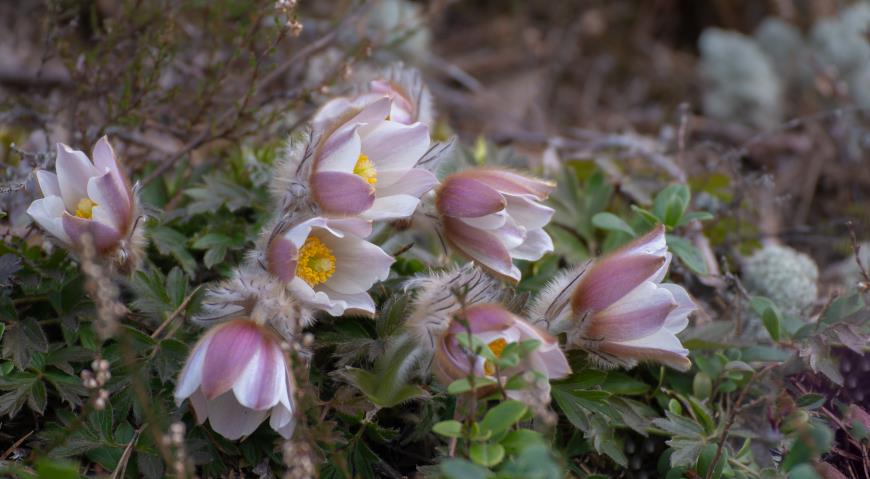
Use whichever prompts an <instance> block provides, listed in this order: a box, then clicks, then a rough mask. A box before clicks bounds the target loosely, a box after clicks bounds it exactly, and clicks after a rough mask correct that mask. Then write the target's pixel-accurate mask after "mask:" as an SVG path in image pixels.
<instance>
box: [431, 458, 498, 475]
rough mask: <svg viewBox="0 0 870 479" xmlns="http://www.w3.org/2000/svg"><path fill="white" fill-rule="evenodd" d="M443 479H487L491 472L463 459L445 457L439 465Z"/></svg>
mask: <svg viewBox="0 0 870 479" xmlns="http://www.w3.org/2000/svg"><path fill="white" fill-rule="evenodd" d="M440 469H441V474H442V475H443V477H444V478H445V479H487V478H489V477H492V472H490V471H489V470H487V469H484V468H483V467H480V466H478V465H477V464H474V463H472V462H469V461H466V460H464V459H447V460H446V461H444V462H442V463H441V465H440Z"/></svg>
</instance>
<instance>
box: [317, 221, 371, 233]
mask: <svg viewBox="0 0 870 479" xmlns="http://www.w3.org/2000/svg"><path fill="white" fill-rule="evenodd" d="M325 228H327V229H328V230H329V231H330V233H332V234H333V235H334V236H338V237H343V236H344V233H347V234H351V235H354V236H359V237H360V238H365V237H367V236H368V235H370V234H372V222H371V221H369V220H366V219H362V218H330V219H328V220H327V221H326V224H325Z"/></svg>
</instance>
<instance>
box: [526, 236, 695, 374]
mask: <svg viewBox="0 0 870 479" xmlns="http://www.w3.org/2000/svg"><path fill="white" fill-rule="evenodd" d="M670 261H671V254H670V253H669V252H668V249H667V243H666V242H665V228H664V226H662V225H659V226H658V227H656V228H655V229H653V230H652V231H651V232H649V233H647V234H646V235H644V236H643V237H641V238H638V239H637V240H635V241H633V242H631V243H629V244H628V245H626V246H623V247H622V248H620V249H619V250H617V251H614V252H613V253H610V254H609V255H607V256H605V257H604V258H602V259H600V260H598V261H596V262H594V263H592V264H591V265H590V264H586V265H582V266H580V267H579V268H575V269H574V270H573V271H568V272H566V273H565V274H563V275H561V276H560V277H558V278H556V279H555V280H553V281H552V282H551V283H550V284H549V285H548V286H547V288H546V289H545V291H544V292H543V293H541V295H540V297H539V298H538V299H537V300H536V301H535V303H534V305H533V306H532V308H531V311H532V313H531V317H532V318H533V319H534V320H535V321H541V322H545V323H547V324H548V329H549V330H550V332H551V333H554V334H558V333H562V332H567V335H568V345H569V347H576V348H580V349H585V350H587V351H589V352H590V353H591V354H592V355H593V357H594V358H597V359H599V360H600V362H601V364H602V365H604V366H614V365H619V366H625V367H632V366H634V365H636V364H637V362H638V361H644V360H650V361H657V362H660V363H663V364H666V365H668V366H671V367H673V368H675V369H679V370H683V371H684V370H687V369H688V368H690V367H691V365H692V363H691V362H690V361H689V358H688V354H689V351H688V350H687V349H686V348H684V347H683V345H682V344H681V343H680V340H679V339H678V338H677V336H676V335H677V333H679V332H680V331H682V330H683V329H685V328H686V326H687V325H688V323H689V319H688V317H689V314H691V313H692V311H694V310H695V309H696V306H695V303H694V302H693V301H692V299H691V298H690V297H689V294H688V293H687V292H686V290H685V289H683V288H682V287H681V286H678V285H676V284H671V283H662V279H663V278H664V277H665V275H666V274H667V271H668V265H669V264H670Z"/></svg>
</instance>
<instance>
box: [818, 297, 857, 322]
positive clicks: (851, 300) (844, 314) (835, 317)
mask: <svg viewBox="0 0 870 479" xmlns="http://www.w3.org/2000/svg"><path fill="white" fill-rule="evenodd" d="M862 309H864V298H862V297H861V295H860V294H857V293H856V294H852V295H849V296H841V297H839V298H837V299H835V300H834V301H832V302H831V305H830V306H828V309H826V310H825V313H824V314H823V315H822V319H821V322H822V323H825V324H833V323H836V322H839V321H842V320H844V319H847V318H849V317H850V316H852V315H853V314H855V313H857V312H858V311H861V310H862Z"/></svg>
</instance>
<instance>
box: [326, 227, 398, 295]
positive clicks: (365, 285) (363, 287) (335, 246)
mask: <svg viewBox="0 0 870 479" xmlns="http://www.w3.org/2000/svg"><path fill="white" fill-rule="evenodd" d="M320 240H321V241H323V243H324V244H325V245H326V246H327V247H328V248H329V249H331V250H332V253H333V254H334V255H335V273H333V275H332V276H331V277H330V278H329V279H328V280H326V282H325V283H324V286H325V287H328V288H329V289H332V290H334V291H338V292H340V293H347V294H356V293H361V292H364V291H368V289H369V288H371V286H372V285H373V284H374V283H375V282H376V281H383V280H385V279H387V277H388V276H389V275H390V266H391V265H392V264H393V262H394V261H395V259H393V257H392V256H390V255H388V254H387V253H385V252H384V250H382V249H381V248H379V247H377V246H375V245H373V244H372V243H369V242H368V241H365V240H363V239H360V238H356V237H351V236H347V237H345V238H335V237H331V236H326V235H321V236H320Z"/></svg>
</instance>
